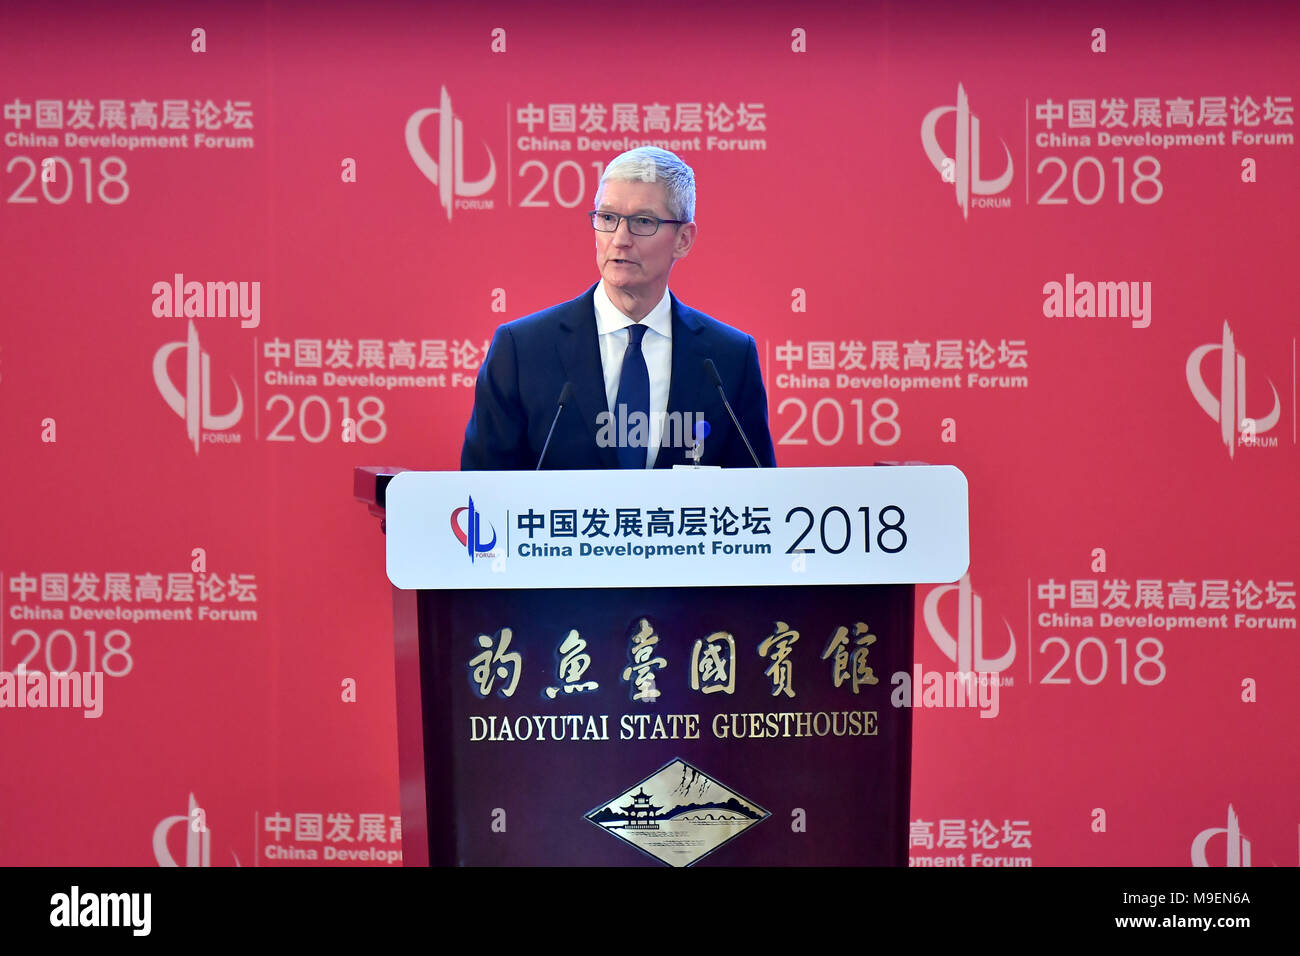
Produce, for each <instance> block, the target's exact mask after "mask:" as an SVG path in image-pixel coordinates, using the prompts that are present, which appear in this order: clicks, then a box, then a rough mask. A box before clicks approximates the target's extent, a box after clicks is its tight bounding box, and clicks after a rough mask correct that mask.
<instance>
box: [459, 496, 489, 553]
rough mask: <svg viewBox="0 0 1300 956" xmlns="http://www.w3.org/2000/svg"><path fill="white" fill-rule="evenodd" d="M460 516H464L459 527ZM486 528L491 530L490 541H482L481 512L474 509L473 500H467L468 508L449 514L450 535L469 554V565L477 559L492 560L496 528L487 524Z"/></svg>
mask: <svg viewBox="0 0 1300 956" xmlns="http://www.w3.org/2000/svg"><path fill="white" fill-rule="evenodd" d="M461 515H465V516H466V518H465V524H464V526H463V527H462V525H461ZM488 527H489V528H491V529H492V540H491V541H484V540H483V512H481V511H479V510H478V509H477V508H475V507H474V499H473V498H470V499H469V506H468V507H465V508H457V509H456V510H455V511H453V512H452V513H451V533H452V534H454V535H455V536H456V540H457V541H459V542H460V546H461V547H462V548H464V549H465V550H466V551H468V552H469V560H470V563H471V564H473V563H474V559H475V558H478V557H483V558H494V557H496V553H495V552H494V551H493V550H492V549H493V548H495V547H496V544H497V529H496V526H495V525H493V524H491V523H490V522H489V524H488Z"/></svg>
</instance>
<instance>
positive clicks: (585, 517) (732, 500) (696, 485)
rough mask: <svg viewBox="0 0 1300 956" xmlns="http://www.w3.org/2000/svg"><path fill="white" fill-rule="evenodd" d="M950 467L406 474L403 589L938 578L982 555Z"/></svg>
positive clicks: (947, 578)
mask: <svg viewBox="0 0 1300 956" xmlns="http://www.w3.org/2000/svg"><path fill="white" fill-rule="evenodd" d="M967 497H968V489H967V484H966V476H965V475H963V474H962V473H961V471H960V470H959V469H957V468H955V467H953V466H950V465H903V466H893V467H875V468H762V469H760V468H737V469H730V470H725V471H723V470H717V469H699V470H696V469H691V468H684V469H672V470H661V471H655V470H650V471H645V470H628V471H614V470H608V471H541V472H519V471H480V472H458V471H447V472H442V471H438V472H432V471H429V472H417V471H408V472H403V473H401V474H399V475H397V477H395V478H394V479H393V481H392V483H391V484H389V486H388V492H387V518H386V521H387V529H388V535H387V551H388V579H389V580H390V581H392V582H393V584H394V585H396V586H397V587H399V588H407V589H416V588H591V587H598V588H599V587H606V588H615V587H700V586H719V585H721V586H743V585H785V584H789V585H803V584H907V583H914V584H930V583H949V582H952V581H956V580H958V579H959V578H960V577H961V576H962V575H963V574H964V573H965V572H966V567H967V565H968V564H969V562H970V542H969V520H968V514H967Z"/></svg>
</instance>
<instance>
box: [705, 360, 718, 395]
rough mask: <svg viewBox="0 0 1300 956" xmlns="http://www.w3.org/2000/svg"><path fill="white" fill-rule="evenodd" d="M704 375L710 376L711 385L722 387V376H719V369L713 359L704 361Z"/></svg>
mask: <svg viewBox="0 0 1300 956" xmlns="http://www.w3.org/2000/svg"><path fill="white" fill-rule="evenodd" d="M704 374H705V375H707V376H708V379H709V384H711V385H714V386H717V387H718V388H721V387H722V376H720V375H719V374H718V367H717V366H716V365H714V364H713V359H711V358H706V359H705V360H704Z"/></svg>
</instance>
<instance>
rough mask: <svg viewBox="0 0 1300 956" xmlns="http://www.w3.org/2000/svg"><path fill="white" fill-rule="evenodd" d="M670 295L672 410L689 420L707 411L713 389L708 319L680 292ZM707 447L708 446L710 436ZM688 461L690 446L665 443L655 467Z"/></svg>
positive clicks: (680, 417)
mask: <svg viewBox="0 0 1300 956" xmlns="http://www.w3.org/2000/svg"><path fill="white" fill-rule="evenodd" d="M669 295H670V298H671V299H672V311H673V367H672V372H671V374H670V376H669V380H668V412H669V414H672V413H673V412H677V413H678V415H679V420H685V416H686V415H695V414H698V413H703V412H704V410H705V408H706V407H707V404H708V401H707V400H708V398H709V392H710V391H711V389H710V388H709V385H708V381H707V380H706V379H705V377H704V360H705V359H706V358H708V355H707V354H705V352H704V350H703V347H702V345H701V342H700V333H701V332H702V331H703V330H704V323H702V322H701V321H700V320H699V317H698V316H697V315H696V314H695V310H694V309H692V308H690V307H689V306H685V305H682V303H681V302H680V301H679V300H678V298H677V296H675V295H672V294H671V293H670V294H669ZM693 420H694V419H691V421H693ZM710 424H713V423H712V422H710ZM704 447H705V449H707V448H708V441H707V440H706V441H705V443H704ZM686 461H687V458H686V449H684V448H667V447H664V446H662V445H661V446H660V448H659V457H658V458H656V459H655V467H656V468H669V467H671V466H673V465H680V464H685V463H686Z"/></svg>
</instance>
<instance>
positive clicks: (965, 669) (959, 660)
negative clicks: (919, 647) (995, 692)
mask: <svg viewBox="0 0 1300 956" xmlns="http://www.w3.org/2000/svg"><path fill="white" fill-rule="evenodd" d="M953 591H956V592H957V622H956V623H957V633H956V635H955V636H954V635H953V633H952V632H951V631H950V630H949V629H948V628H947V626H946V625H945V624H944V621H943V618H942V617H941V616H940V613H939V604H940V602H941V601H942V600H943V598H944V597H945V596H946V595H948V594H951V593H952V592H953ZM950 603H951V602H950ZM923 616H924V619H925V626H926V629H927V630H929V632H930V637H931V638H932V639H933V640H934V643H935V645H936V646H937V647H938V648H939V650H941V651H943V654H944V656H945V657H946V658H948V660H950V661H952V662H953V663H954V664H956V665H957V671H958V672H959V673H962V674H969V673H970V672H972V671H977V672H980V673H985V674H989V673H995V672H1000V671H1004V670H1006V669H1007V668H1008V667H1010V666H1011V662H1012V661H1014V660H1015V659H1016V635H1015V634H1013V633H1012V632H1011V625H1010V624H1009V623H1007V619H1006V618H1003V619H1002V624H1003V625H1004V626H1005V627H1006V629H1007V640H1008V642H1009V643H1008V647H1007V652H1006V653H1005V654H1003V655H1002V656H1001V657H988V656H986V655H985V653H984V602H983V601H982V600H981V599H980V596H979V595H978V594H976V593H975V591H974V590H973V589H972V588H971V584H970V575H969V574H966V575H963V576H962V579H961V580H960V581H958V582H957V583H956V584H946V585H943V586H942V587H937V588H934V589H932V590H931V591H930V593H929V594H927V595H926V597H925V607H924V615H923ZM1000 681H1001V683H1003V684H1006V683H1009V678H1000Z"/></svg>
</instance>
